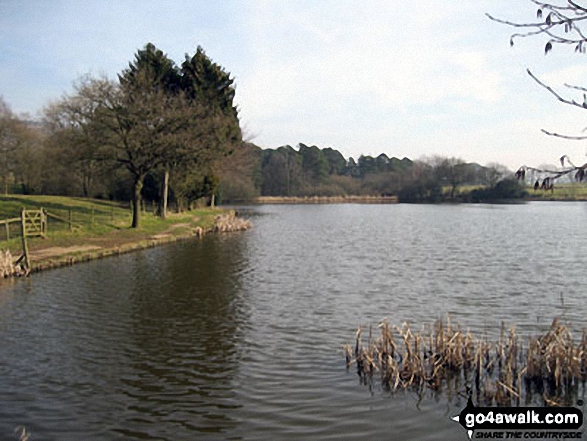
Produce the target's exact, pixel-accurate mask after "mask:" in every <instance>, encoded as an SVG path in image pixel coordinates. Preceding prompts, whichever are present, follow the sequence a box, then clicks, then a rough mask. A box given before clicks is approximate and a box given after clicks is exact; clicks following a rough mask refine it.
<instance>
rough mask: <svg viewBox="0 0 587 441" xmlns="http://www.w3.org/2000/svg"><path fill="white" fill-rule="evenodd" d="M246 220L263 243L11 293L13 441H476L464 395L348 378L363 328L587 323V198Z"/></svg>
mask: <svg viewBox="0 0 587 441" xmlns="http://www.w3.org/2000/svg"><path fill="white" fill-rule="evenodd" d="M250 210H252V212H251V213H250V216H251V218H252V221H253V223H254V228H253V229H252V230H251V231H248V232H244V233H235V234H227V235H219V236H207V237H205V238H204V239H203V240H201V241H197V240H194V241H188V242H183V243H180V244H175V245H169V246H162V247H159V248H155V249H149V250H145V251H141V252H137V253H133V254H127V255H124V256H120V257H114V258H109V259H105V260H101V261H94V262H89V263H86V264H80V265H77V266H75V267H70V268H63V269H58V270H53V271H49V272H45V273H40V274H35V275H34V276H33V277H30V278H28V279H26V280H16V281H12V282H6V283H5V284H4V286H3V287H2V289H0V439H16V437H15V435H14V434H13V430H14V428H15V427H16V426H19V425H24V426H26V427H27V429H28V430H29V431H30V432H32V434H33V438H32V439H34V440H116V439H121V440H122V439H124V440H170V441H171V440H173V441H175V440H222V439H233V440H239V439H243V440H299V439H319V440H345V439H348V440H355V439H373V440H379V439H381V440H406V439H410V440H433V439H434V440H435V439H456V440H458V439H462V440H465V439H467V438H466V434H465V431H464V430H463V429H462V427H460V426H459V425H458V424H456V423H454V422H453V421H451V420H450V417H451V416H453V415H456V414H458V413H459V412H460V410H461V409H462V408H463V407H464V405H465V402H464V400H462V399H458V398H457V399H453V400H452V402H450V403H449V401H448V399H447V397H446V396H443V395H440V396H432V395H430V396H426V397H424V398H423V399H421V400H420V399H419V397H417V396H415V395H414V394H413V393H411V392H396V393H393V394H392V393H390V392H387V391H385V390H384V389H383V388H382V387H381V386H380V385H378V384H377V382H374V384H373V385H372V386H371V387H369V386H367V385H364V384H361V382H360V381H359V378H358V376H357V375H356V372H355V371H354V370H353V369H350V370H348V371H347V370H346V368H345V362H344V357H343V353H342V346H343V344H345V343H348V342H352V340H353V338H354V332H355V330H356V329H357V327H358V326H359V325H364V326H369V325H376V324H377V323H378V322H379V321H381V320H382V319H383V318H385V317H387V318H388V319H389V321H390V322H392V323H394V324H398V325H400V324H401V323H402V322H404V321H409V322H410V323H411V324H412V325H414V326H415V327H416V328H418V327H420V326H422V325H424V324H429V323H431V322H433V321H434V320H436V319H437V318H442V317H445V316H446V314H447V313H449V314H451V317H452V318H453V320H457V321H459V322H460V323H461V325H463V326H465V327H470V328H471V329H473V330H475V331H479V332H486V333H487V334H489V335H497V333H498V332H499V327H500V325H501V321H502V320H503V321H505V322H506V323H508V324H516V325H517V329H518V331H519V332H521V333H535V332H538V331H543V330H545V329H546V328H547V327H548V325H549V324H550V322H551V321H552V319H553V318H554V317H555V316H563V317H564V318H566V319H567V320H568V322H569V323H570V324H571V326H572V327H573V328H574V329H575V330H579V329H581V328H583V327H585V326H587V305H586V302H585V300H584V299H585V295H584V291H585V282H587V275H586V274H587V273H586V270H587V255H586V253H585V251H586V250H587V216H586V215H587V204H584V203H548V202H539V203H529V204H523V205H495V206H490V205H403V204H400V205H293V206H285V205H284V206H259V207H254V208H251V209H250ZM584 436H585V434H584ZM11 437H12V438H11Z"/></svg>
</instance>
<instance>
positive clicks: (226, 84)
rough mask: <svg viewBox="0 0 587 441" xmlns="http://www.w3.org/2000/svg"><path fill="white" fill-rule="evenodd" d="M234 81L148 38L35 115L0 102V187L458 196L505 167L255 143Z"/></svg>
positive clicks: (238, 195)
mask: <svg viewBox="0 0 587 441" xmlns="http://www.w3.org/2000/svg"><path fill="white" fill-rule="evenodd" d="M234 96H235V85H234V79H233V78H232V77H231V76H230V73H229V72H227V71H226V70H225V69H224V68H223V67H222V66H220V65H218V64H217V63H215V62H213V61H212V60H211V59H210V58H209V57H208V56H207V55H206V53H205V51H204V50H203V49H202V48H201V47H198V48H197V50H196V52H195V54H193V55H187V54H186V56H185V60H184V61H183V62H182V63H181V64H179V65H177V64H176V63H175V62H174V61H173V60H171V59H169V58H168V57H167V55H165V54H164V53H163V52H162V51H161V50H159V49H157V48H156V47H155V46H154V45H153V44H147V45H146V46H145V47H144V48H143V49H141V50H139V51H137V53H136V54H135V56H134V59H133V60H132V61H131V62H130V63H129V65H128V67H127V68H126V69H124V70H123V71H122V72H120V73H119V74H118V75H117V78H116V80H111V79H108V78H106V77H92V76H89V75H88V76H84V77H82V78H80V79H79V80H77V81H76V82H75V83H74V85H73V92H71V93H69V94H66V95H64V96H62V97H61V98H60V99H59V100H57V101H54V102H52V103H50V104H49V105H47V106H46V107H45V109H44V111H43V118H42V120H41V121H33V120H32V119H31V118H30V117H27V116H17V115H15V114H14V113H13V112H12V111H11V110H10V107H9V105H8V104H7V103H6V102H5V101H4V100H3V99H2V97H0V172H1V173H2V176H3V179H2V182H1V183H0V185H2V187H3V188H2V190H3V192H4V193H5V194H7V193H22V194H55V195H69V196H84V197H97V198H105V199H111V200H121V201H132V206H133V219H132V226H133V227H137V226H139V222H140V215H141V201H144V200H146V201H149V202H151V203H154V204H157V207H158V213H159V214H160V215H161V216H162V217H165V214H166V212H167V206H168V203H169V201H172V202H173V203H174V205H175V207H176V208H177V209H178V210H183V209H187V208H189V207H190V206H191V205H192V204H193V203H194V202H196V201H200V200H205V201H207V202H208V203H209V204H211V205H214V204H215V202H216V200H217V199H222V200H225V201H247V200H250V199H252V198H254V197H257V196H315V195H316V196H338V195H398V197H399V199H400V201H406V202H439V201H444V200H462V199H463V196H462V195H461V194H460V193H459V191H458V190H459V188H460V187H462V186H463V185H485V186H490V187H491V186H495V185H496V183H497V181H499V180H500V179H502V178H503V177H504V176H505V175H506V174H508V171H507V169H505V167H502V166H499V165H497V164H494V165H492V166H488V167H482V166H480V165H478V164H469V163H466V162H465V161H463V160H462V159H459V158H448V157H433V158H427V159H424V160H419V161H412V160H410V159H408V158H403V159H398V158H395V157H388V156H387V155H386V154H383V153H382V154H380V155H379V156H377V157H372V156H367V155H362V156H360V157H359V158H358V159H357V160H355V159H354V158H345V157H344V156H343V155H342V153H341V152H340V151H338V150H335V149H333V148H319V147H317V146H308V145H305V144H302V143H300V144H298V145H297V146H296V148H293V147H291V146H289V145H286V146H282V147H279V148H276V149H261V148H260V147H258V146H256V145H255V144H253V143H251V142H246V141H244V140H243V139H242V138H243V137H242V132H241V129H240V125H239V117H238V109H237V107H236V106H235V104H234Z"/></svg>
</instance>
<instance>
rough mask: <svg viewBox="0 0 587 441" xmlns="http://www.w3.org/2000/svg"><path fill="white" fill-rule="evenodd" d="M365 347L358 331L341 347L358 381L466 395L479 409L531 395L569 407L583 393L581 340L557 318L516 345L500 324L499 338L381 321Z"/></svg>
mask: <svg viewBox="0 0 587 441" xmlns="http://www.w3.org/2000/svg"><path fill="white" fill-rule="evenodd" d="M378 328H379V332H380V335H379V336H377V337H374V336H373V335H372V329H371V328H370V329H369V336H368V338H367V342H363V331H362V329H360V328H359V329H358V331H357V334H356V339H355V345H354V347H352V346H351V345H345V347H344V352H345V356H346V362H347V366H349V367H350V366H351V365H356V368H357V372H358V374H359V375H360V376H361V378H364V379H371V378H373V377H374V376H375V375H379V376H380V377H381V381H382V383H383V384H384V385H385V386H386V387H389V388H390V389H391V390H397V389H414V390H416V391H418V392H423V391H424V390H426V389H430V390H433V391H438V392H442V391H443V390H447V391H448V394H449V398H450V396H451V394H452V393H459V394H461V395H463V396H472V397H473V398H474V399H475V400H476V401H477V403H479V404H482V405H501V406H512V405H519V404H520V403H524V404H529V403H530V402H532V401H533V400H535V399H536V398H537V397H538V398H539V400H540V401H542V403H543V404H545V405H568V404H570V403H572V402H573V400H575V399H576V398H577V395H578V393H579V390H583V391H584V389H585V380H586V379H587V336H586V334H585V331H583V333H582V335H581V338H580V339H573V337H572V335H571V332H570V331H569V329H568V328H567V326H566V325H564V324H563V323H561V321H560V320H558V319H555V320H554V321H553V322H552V325H551V326H550V329H549V330H548V331H547V332H546V333H544V334H543V335H539V336H534V337H530V338H527V339H525V340H523V341H522V339H521V338H520V337H518V335H517V334H516V330H515V327H511V328H510V329H506V327H505V325H504V324H502V327H501V333H500V337H499V339H497V340H496V341H489V340H488V339H487V338H486V337H477V336H475V335H473V334H472V333H471V331H470V330H468V329H467V330H466V331H465V330H463V329H462V328H461V327H460V326H459V325H458V324H453V323H452V322H451V320H450V317H449V318H448V319H447V321H446V322H445V321H442V320H439V321H437V322H436V323H435V324H433V325H431V326H429V327H427V328H424V329H423V330H422V331H420V332H415V331H413V330H412V328H411V326H410V325H409V324H407V323H404V324H403V325H402V326H391V325H390V324H389V323H388V322H387V320H384V321H383V322H382V323H380V324H379V326H378Z"/></svg>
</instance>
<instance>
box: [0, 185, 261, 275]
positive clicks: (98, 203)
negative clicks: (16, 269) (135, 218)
mask: <svg viewBox="0 0 587 441" xmlns="http://www.w3.org/2000/svg"><path fill="white" fill-rule="evenodd" d="M23 208H24V209H26V210H38V209H40V208H43V209H45V210H46V211H47V212H48V213H49V214H50V215H53V216H48V218H47V234H46V237H44V238H42V237H29V238H27V241H28V248H29V258H30V262H31V271H32V272H35V271H41V270H45V269H49V268H55V267H59V266H64V265H71V264H74V263H76V262H80V261H88V260H93V259H98V258H102V257H106V256H110V255H117V254H122V253H126V252H129V251H133V250H138V249H144V248H149V247H153V246H156V245H159V244H163V243H168V242H174V241H178V240H183V239H187V238H190V237H194V236H196V237H197V236H201V235H203V234H205V233H207V232H223V231H234V230H242V229H246V228H248V227H249V226H250V224H248V225H247V222H246V221H244V222H243V221H241V222H233V221H231V219H233V220H234V212H231V211H229V210H223V209H219V208H204V209H199V210H193V211H189V212H185V213H179V214H177V213H170V214H169V215H168V216H167V218H166V219H161V218H160V217H158V216H155V214H154V207H151V206H149V205H147V206H146V207H143V213H142V216H141V224H140V227H139V228H135V229H133V228H130V224H131V210H130V207H129V206H128V205H126V206H125V205H124V204H121V203H118V202H111V201H104V200H97V199H86V198H75V197H63V196H23V195H14V196H1V197H0V221H1V220H5V219H12V218H18V217H20V213H21V210H22V209H23ZM54 216H57V217H59V218H61V219H63V220H58V219H56V218H55V217H54ZM0 250H3V251H4V250H8V251H10V253H11V254H12V256H13V257H14V259H17V258H18V257H19V256H21V255H22V253H23V246H22V235H21V228H20V223H19V222H14V223H10V224H9V226H8V227H6V226H5V225H0Z"/></svg>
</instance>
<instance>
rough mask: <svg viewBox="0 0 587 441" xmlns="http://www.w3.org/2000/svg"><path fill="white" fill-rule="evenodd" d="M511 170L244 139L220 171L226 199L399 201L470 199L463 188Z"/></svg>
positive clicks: (486, 183)
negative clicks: (262, 143)
mask: <svg viewBox="0 0 587 441" xmlns="http://www.w3.org/2000/svg"><path fill="white" fill-rule="evenodd" d="M510 175H511V173H510V171H509V170H508V169H507V168H506V167H504V166H502V165H499V164H490V165H488V166H481V165H479V164H475V163H467V162H465V161H464V160H462V159H459V158H454V157H443V156H434V157H430V158H424V159H422V160H418V161H413V160H411V159H409V158H403V159H398V158H396V157H391V158H390V157H388V156H387V155H386V154H384V153H382V154H380V155H379V156H377V157H372V156H366V155H361V156H360V157H359V158H358V160H355V159H354V158H352V157H351V158H348V159H346V158H345V157H344V156H343V155H342V153H341V152H339V151H338V150H335V149H332V148H323V149H321V148H319V147H317V146H307V145H305V144H303V143H300V144H298V145H297V148H293V147H292V146H289V145H286V146H282V147H279V148H277V149H261V148H260V147H258V146H256V145H254V144H252V143H244V146H243V148H242V149H240V150H239V152H238V153H237V154H236V155H235V156H233V157H230V158H227V160H226V161H225V166H224V167H221V169H220V176H221V178H222V179H221V184H220V188H219V192H220V194H221V197H222V198H223V199H224V200H230V201H245V200H249V199H252V198H254V197H257V196H340V195H369V196H378V195H379V196H389V195H396V196H398V198H399V200H400V201H401V202H443V201H468V200H470V197H469V195H468V193H467V194H461V193H460V192H459V189H462V187H463V186H482V187H488V188H489V189H492V188H494V187H495V186H496V185H497V183H498V182H499V181H500V180H503V179H504V178H507V177H508V176H510Z"/></svg>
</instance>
